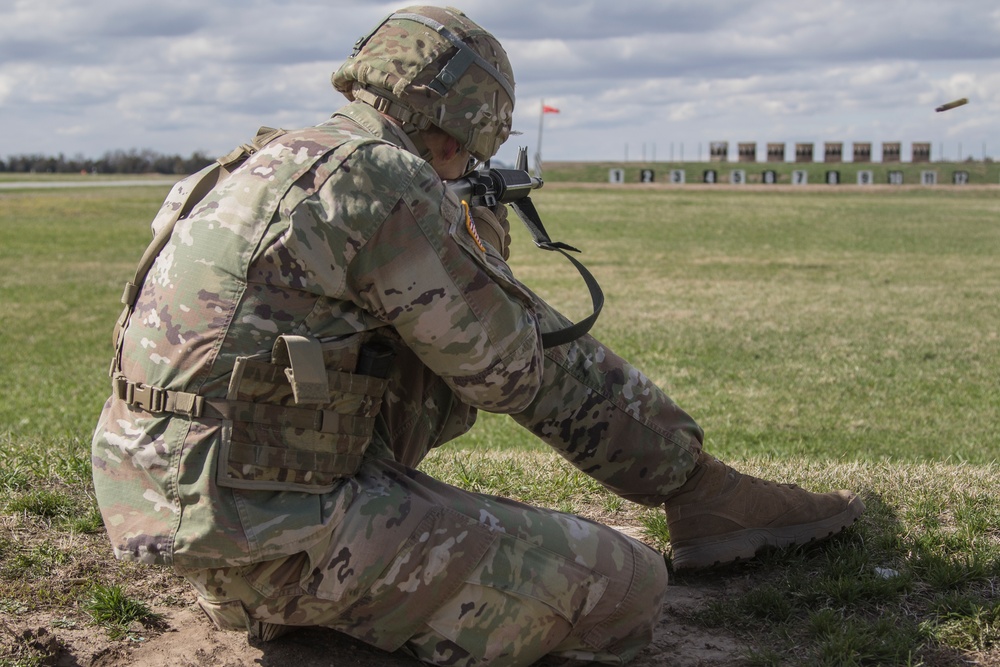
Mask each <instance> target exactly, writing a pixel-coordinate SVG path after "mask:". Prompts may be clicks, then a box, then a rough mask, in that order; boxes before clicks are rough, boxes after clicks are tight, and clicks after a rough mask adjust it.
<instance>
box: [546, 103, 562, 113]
mask: <svg viewBox="0 0 1000 667" xmlns="http://www.w3.org/2000/svg"><path fill="white" fill-rule="evenodd" d="M542 113H559V109H556V108H555V107H550V106H549V105H548V104H543V105H542Z"/></svg>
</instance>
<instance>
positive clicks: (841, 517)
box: [672, 497, 865, 570]
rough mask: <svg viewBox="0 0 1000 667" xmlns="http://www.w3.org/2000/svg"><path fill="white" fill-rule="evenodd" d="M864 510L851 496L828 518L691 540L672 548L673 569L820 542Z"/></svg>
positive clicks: (726, 560)
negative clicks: (771, 549) (845, 505)
mask: <svg viewBox="0 0 1000 667" xmlns="http://www.w3.org/2000/svg"><path fill="white" fill-rule="evenodd" d="M864 511H865V504H864V503H863V502H862V501H861V499H860V498H858V497H854V498H852V499H851V500H850V502H849V503H848V504H847V507H846V508H845V509H844V511H843V512H841V513H840V514H836V515H834V516H832V517H829V518H827V519H822V520H820V521H813V522H811V523H803V524H799V525H796V526H781V527H780V528H747V529H745V530H739V531H735V532H732V533H725V534H724V535H718V536H716V537H711V538H705V539H700V540H692V541H690V542H688V543H686V544H683V545H678V546H674V547H673V556H672V560H673V566H674V570H696V569H703V568H708V567H714V566H717V565H726V564H728V563H734V562H737V561H740V560H749V559H751V558H753V557H754V556H756V555H757V553H758V552H760V551H761V550H762V549H766V548H776V549H785V548H788V547H791V546H795V545H802V544H809V543H810V542H819V541H822V540H825V539H827V538H829V537H833V536H834V535H836V534H837V533H839V532H841V531H842V530H844V529H845V528H847V527H849V526H850V525H851V524H853V523H854V522H855V521H857V520H858V518H859V517H860V516H861V514H862V513H863V512H864Z"/></svg>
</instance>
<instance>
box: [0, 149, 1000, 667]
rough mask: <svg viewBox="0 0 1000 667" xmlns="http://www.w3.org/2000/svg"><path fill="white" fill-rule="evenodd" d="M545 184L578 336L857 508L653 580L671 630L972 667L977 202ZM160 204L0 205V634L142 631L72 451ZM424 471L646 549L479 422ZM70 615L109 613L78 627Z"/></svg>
mask: <svg viewBox="0 0 1000 667" xmlns="http://www.w3.org/2000/svg"><path fill="white" fill-rule="evenodd" d="M592 168H594V169H599V168H603V167H602V166H600V165H598V166H597V167H593V166H592ZM595 173H596V172H595ZM605 175H606V171H605ZM546 178H547V180H549V181H550V182H549V184H547V185H546V187H545V188H543V189H542V190H541V191H539V192H538V193H537V194H536V196H535V197H534V198H535V201H536V205H537V207H538V209H539V211H540V212H541V214H542V216H543V219H544V221H545V223H546V226H547V227H548V229H549V231H550V233H551V235H552V237H553V238H555V239H558V240H564V241H567V242H569V243H572V244H574V245H577V246H578V247H580V248H582V249H583V250H584V253H583V254H582V255H581V259H582V260H583V261H584V262H586V264H587V265H588V267H590V269H591V270H592V271H593V272H594V274H595V275H596V276H597V277H598V278H599V280H600V282H601V284H602V286H603V287H604V290H605V293H606V295H607V299H608V301H607V305H606V307H605V311H604V313H603V315H602V316H601V319H600V320H599V322H598V324H597V327H596V328H595V334H596V335H597V336H598V337H599V338H600V339H602V340H603V341H604V342H605V343H607V344H608V345H609V346H610V347H612V348H614V349H615V350H616V351H617V352H619V353H620V354H622V355H623V356H624V357H626V358H628V359H630V360H632V361H633V362H634V363H635V364H636V365H637V366H638V367H640V368H641V369H643V370H644V372H646V373H647V374H648V375H649V376H650V377H652V378H653V379H654V380H656V381H657V382H658V383H659V384H661V385H662V386H663V387H664V388H665V389H666V390H667V391H668V393H669V394H670V395H671V396H672V397H673V398H674V399H675V400H677V401H678V402H679V403H680V404H681V405H682V406H683V407H685V408H686V409H687V410H688V411H689V412H690V413H691V414H692V415H694V416H695V417H696V418H697V419H698V421H699V423H700V424H701V425H702V426H703V427H704V428H705V430H706V436H707V447H708V448H709V449H710V451H712V452H713V453H714V454H716V455H718V456H720V457H722V458H724V459H726V460H728V461H730V462H732V463H733V464H734V465H736V466H737V467H739V468H740V469H742V470H744V471H746V472H749V473H751V474H756V475H760V476H764V477H769V478H776V479H780V480H783V481H796V482H799V483H801V484H803V485H804V486H808V487H809V488H814V489H818V490H823V489H830V488H844V487H846V488H852V489H855V490H857V491H858V492H859V493H861V494H862V496H863V497H864V499H865V502H866V504H867V506H868V511H867V513H866V515H865V517H864V519H863V520H862V521H861V522H860V523H859V524H858V525H857V526H856V527H855V528H854V529H852V530H851V531H849V532H848V533H847V534H845V535H844V536H842V537H840V538H838V539H836V540H834V541H833V542H832V543H831V544H829V545H828V546H827V547H826V548H805V549H800V550H794V551H792V552H788V553H781V554H766V555H765V556H764V557H763V558H761V559H759V560H758V561H756V562H754V563H751V564H747V565H744V566H742V567H740V568H733V569H731V570H723V571H719V572H712V573H707V574H698V575H691V574H685V575H678V576H677V577H676V578H675V582H676V583H679V584H681V585H689V586H705V587H707V588H709V589H711V590H717V595H716V596H715V597H714V598H713V602H712V603H710V604H708V605H707V606H706V607H705V608H703V609H702V610H701V611H699V612H691V613H689V614H687V615H686V616H685V617H684V618H682V619H680V621H682V622H684V623H688V624H692V625H693V626H695V627H697V626H702V627H713V628H722V629H724V630H725V631H726V632H730V633H732V634H735V635H737V636H738V637H740V638H742V639H743V641H745V643H746V645H747V647H748V648H747V652H746V655H744V656H743V658H744V659H745V661H746V662H747V664H756V665H771V664H802V665H853V664H858V665H897V664H912V665H917V664H924V665H928V666H938V665H952V664H955V665H957V664H963V663H962V662H961V661H963V660H966V661H975V660H980V659H982V660H984V661H985V662H983V663H982V664H989V660H994V661H995V660H996V658H997V656H998V655H1000V593H998V592H997V588H998V587H997V583H998V579H1000V532H998V528H997V526H1000V498H998V496H1000V494H998V493H997V491H996V489H997V488H1000V468H998V466H997V464H996V458H997V443H998V442H1000V426H998V424H1000V414H998V411H1000V388H998V387H1000V384H998V383H997V381H996V378H998V377H1000V309H998V308H997V305H996V301H997V295H998V294H1000V263H998V262H997V261H996V259H997V257H996V255H997V249H998V248H1000V224H998V220H1000V215H998V214H1000V189H968V190H955V189H950V188H938V189H934V188H923V189H900V190H891V189H886V188H879V189H873V190H871V191H858V190H855V189H848V190H839V191H838V190H835V189H834V190H830V191H826V190H819V191H815V190H810V191H801V192H799V191H791V192H788V191H781V192H776V191H772V192H768V191H766V190H764V189H763V188H757V187H754V188H747V189H745V190H732V189H728V190H723V189H719V190H715V191H710V192H705V191H702V190H682V189H676V188H674V189H671V188H670V187H668V186H665V187H663V188H653V189H630V188H626V189H621V188H619V189H613V188H589V187H582V186H574V185H570V184H564V183H560V182H559V181H560V177H558V172H557V171H555V170H554V169H553V170H550V172H549V173H548V174H547V176H546ZM563 180H569V179H568V178H567V179H563ZM598 180H604V179H598ZM165 193H166V188H164V187H155V188H154V187H143V188H128V189H125V188H122V189H110V188H109V189H94V190H53V191H32V192H0V340H2V341H3V344H2V345H0V383H2V386H3V387H4V388H5V390H4V392H3V399H2V400H0V511H2V513H0V529H2V530H0V621H4V622H6V623H11V622H15V621H17V619H21V618H29V617H32V615H33V614H37V613H41V612H45V611H48V612H49V613H57V614H58V616H59V617H61V620H60V621H59V622H60V623H64V624H65V623H69V624H73V623H79V624H85V623H87V622H89V620H90V617H89V616H86V615H84V613H85V611H84V610H85V609H90V610H91V611H93V612H95V613H96V612H97V611H98V610H102V611H101V613H104V612H107V613H108V614H110V616H109V617H108V618H112V619H113V618H118V619H119V620H118V621H113V620H112V621H101V622H102V623H103V622H108V623H110V624H111V625H110V626H108V627H111V628H112V634H115V635H116V636H118V634H119V631H120V629H121V628H125V630H127V629H128V628H129V627H130V625H132V624H133V621H140V622H141V621H142V618H140V617H136V618H133V619H132V620H129V621H127V622H126V621H125V620H124V619H125V618H126V617H128V616H129V614H128V613H127V612H128V609H129V608H131V607H130V604H127V603H126V602H129V603H131V602H134V603H137V604H138V605H140V606H139V608H138V609H139V611H142V605H147V610H148V600H149V599H150V598H151V595H152V593H153V592H154V591H153V590H152V589H153V588H154V587H155V584H151V583H148V582H150V581H157V580H156V579H153V578H151V577H152V575H150V574H149V570H147V569H145V568H138V567H134V566H127V565H122V564H120V563H116V562H115V561H113V559H112V558H111V555H110V553H109V547H108V545H107V541H106V538H105V536H104V535H103V531H102V529H101V526H100V517H99V514H98V513H97V511H96V507H95V505H94V501H93V497H92V494H91V489H90V481H89V479H90V463H89V438H90V433H91V431H92V429H93V427H94V424H95V422H96V419H97V415H98V413H99V412H100V409H101V404H102V403H103V401H104V400H105V398H106V396H107V394H108V391H109V387H108V379H107V375H106V370H107V364H108V358H109V354H110V333H111V329H112V326H113V324H114V321H115V319H116V317H117V315H118V312H119V308H120V306H119V304H118V298H119V295H120V293H121V286H122V284H123V282H124V280H126V279H127V278H128V277H129V276H130V274H131V272H132V270H133V269H134V265H135V262H136V261H137V260H138V257H139V255H140V254H141V252H142V249H143V248H144V247H145V244H146V242H147V241H148V239H149V228H148V226H149V221H150V220H151V218H152V216H153V215H154V214H155V212H156V210H157V208H158V207H159V203H160V200H161V199H162V197H163V195H164V194H165ZM514 224H517V223H516V222H515V223H514ZM513 236H514V242H513V248H512V260H511V261H512V266H513V267H514V270H515V272H516V274H517V275H519V276H521V277H522V278H523V279H524V280H525V281H526V282H527V283H529V284H530V285H532V286H533V287H534V288H535V289H537V291H539V292H540V293H541V294H542V295H543V296H544V297H545V298H547V299H549V300H550V301H551V302H552V303H553V304H555V305H557V306H558V307H560V308H561V309H564V310H565V311H566V312H568V313H569V314H570V315H572V316H575V317H581V316H583V315H585V314H587V312H588V310H587V309H588V306H589V301H588V297H587V294H586V290H585V288H584V286H583V284H582V281H581V280H580V279H579V277H578V276H577V274H576V272H575V271H574V270H573V268H572V267H571V266H570V265H569V264H568V263H567V262H565V260H563V259H562V258H560V257H558V256H556V255H553V254H551V253H543V252H538V251H536V250H534V249H533V247H532V246H531V243H530V241H529V239H528V237H527V235H526V234H525V233H523V230H520V229H515V230H514V231H513ZM422 467H423V469H424V470H426V471H427V472H429V473H431V474H433V475H435V476H438V477H440V478H442V479H444V480H445V481H448V482H450V483H453V484H458V485H461V486H464V487H466V488H469V489H472V490H475V491H481V492H486V493H496V494H501V495H506V496H510V497H513V498H517V499H519V500H523V501H525V502H531V503H537V504H541V505H545V506H548V507H554V508H557V509H561V510H567V511H573V512H577V513H581V514H584V515H586V516H590V517H593V518H596V519H598V520H601V521H604V522H607V523H609V524H610V525H615V526H621V527H624V528H625V529H628V530H630V531H631V532H634V533H636V534H640V535H642V536H643V539H645V540H646V541H647V542H648V543H650V544H652V545H654V546H656V547H658V548H662V549H664V550H666V549H667V548H668V545H669V532H668V530H667V527H666V525H665V521H664V520H663V516H662V513H660V512H658V511H657V510H652V509H646V508H641V507H638V506H636V505H633V504H631V503H627V502H625V501H622V500H621V499H619V498H617V497H615V496H613V495H611V494H610V493H608V492H607V491H605V490H604V489H603V488H601V487H600V486H599V485H598V484H596V483H595V482H594V481H593V480H591V479H589V478H587V477H585V476H584V475H582V474H580V473H579V472H577V471H576V470H574V469H573V468H571V467H570V466H569V465H568V464H566V463H564V462H563V461H562V460H561V459H559V458H558V457H555V456H554V455H552V454H551V453H549V452H547V451H546V450H545V447H544V445H541V444H540V443H538V442H536V441H534V440H533V439H532V437H531V436H530V434H528V433H527V432H526V431H524V430H523V429H521V428H520V427H518V426H516V425H515V424H513V422H512V421H511V420H509V419H506V418H503V417H497V416H493V415H482V417H481V420H480V424H479V425H478V426H477V428H476V429H474V430H473V431H472V432H471V433H470V434H468V435H466V436H463V437H462V438H460V439H459V440H457V441H456V442H454V443H450V444H449V445H446V446H444V447H442V448H440V449H439V450H437V451H436V452H434V453H432V455H431V456H430V457H428V460H427V461H426V462H425V463H424V464H423V466H422ZM720 582H721V583H720ZM94 591H104V592H106V593H108V595H107V596H105V597H104V599H103V601H100V602H95V600H96V597H95V595H94V594H93V592H94ZM126 591H127V593H126ZM111 593H115V595H111ZM119 603H120V604H119ZM133 611H134V609H133ZM140 616H141V614H140ZM53 626H55V623H53ZM115 628H118V630H115ZM126 634H127V633H126ZM122 636H124V635H122ZM2 646H3V642H2V640H0V647H2ZM0 653H2V650H0ZM984 655H985V656H986V657H985V658H983V656H984ZM28 659H29V658H27V657H26V658H25V660H28ZM0 664H4V663H3V662H0ZM9 664H15V663H9ZM24 664H28V663H26V662H25V663H24Z"/></svg>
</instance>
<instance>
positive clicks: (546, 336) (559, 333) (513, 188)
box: [445, 146, 604, 348]
mask: <svg viewBox="0 0 1000 667" xmlns="http://www.w3.org/2000/svg"><path fill="white" fill-rule="evenodd" d="M445 185H446V187H447V188H448V189H449V190H450V191H451V192H453V193H454V194H455V195H456V196H457V197H458V198H459V200H462V201H465V202H466V203H467V204H468V205H469V206H486V207H488V208H494V207H496V206H498V205H500V204H507V205H510V207H511V208H513V209H514V211H515V212H516V213H517V217H519V218H520V219H521V222H523V223H524V226H525V227H527V228H528V232H529V233H530V234H531V238H532V240H533V241H534V242H535V245H536V246H537V247H539V248H541V249H542V250H553V251H556V252H559V253H561V254H562V255H563V256H564V257H565V258H566V259H568V260H569V261H570V262H572V263H573V266H575V267H576V270H577V271H579V272H580V275H581V276H583V280H584V282H585V283H586V284H587V288H588V289H589V290H590V299H591V302H592V306H593V309H594V312H592V313H591V314H590V315H588V316H587V317H585V318H583V319H582V320H580V321H579V322H576V323H575V324H571V325H569V326H567V327H564V328H562V329H558V330H556V331H548V332H543V333H542V347H544V348H550V347H555V346H557V345H563V344H565V343H570V342H572V341H574V340H576V339H577V338H579V337H580V336H583V335H584V334H586V333H587V332H588V331H590V328H591V327H592V326H594V322H596V321H597V316H598V315H600V313H601V309H602V308H603V307H604V292H603V291H602V290H601V286H600V285H599V284H598V282H597V279H596V278H594V276H593V275H592V274H591V273H590V271H588V270H587V267H585V266H584V265H583V264H581V263H580V262H579V261H578V260H577V259H576V258H575V257H573V256H572V255H570V254H569V253H567V252H566V251H567V250H568V251H570V252H580V250H579V249H577V248H574V247H573V246H571V245H568V244H566V243H563V242H561V241H553V240H552V239H551V238H549V234H548V232H547V231H546V230H545V225H543V224H542V219H541V217H540V216H539V215H538V211H537V210H536V209H535V205H534V204H533V203H532V201H531V197H530V196H529V195H530V194H531V191H532V190H536V189H538V188H540V187H542V185H544V182H543V181H542V179H541V178H540V177H535V176H532V175H531V174H529V173H528V149H527V147H525V146H522V147H521V148H520V149H519V150H518V152H517V162H516V166H515V168H514V169H495V168H492V167H491V166H490V163H489V162H487V163H486V164H485V165H483V167H482V168H481V169H478V170H476V171H474V172H472V173H471V174H469V175H468V176H466V177H464V178H460V179H458V180H454V181H446V183H445Z"/></svg>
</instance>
